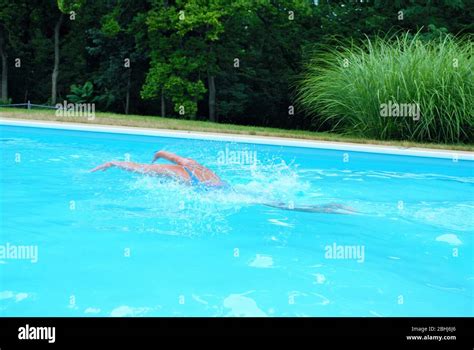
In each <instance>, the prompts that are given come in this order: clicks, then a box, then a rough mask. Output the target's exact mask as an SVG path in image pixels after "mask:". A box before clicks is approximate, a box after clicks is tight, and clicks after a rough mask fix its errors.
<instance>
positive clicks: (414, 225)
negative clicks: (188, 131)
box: [0, 126, 474, 316]
mask: <svg viewBox="0 0 474 350" xmlns="http://www.w3.org/2000/svg"><path fill="white" fill-rule="evenodd" d="M0 142H1V164H0V171H1V176H0V186H1V187H0V190H1V196H0V213H1V222H0V315H2V316H473V315H474V310H473V286H474V271H473V248H474V246H473V234H474V215H473V213H474V211H473V209H474V162H472V161H467V160H461V159H460V160H458V161H453V160H452V159H437V158H424V157H412V156H397V155H383V154H370V153H362V152H352V151H339V150H326V149H311V148H298V147H282V146H273V145H256V144H246V143H235V142H234V143H233V142H219V141H206V140H192V139H180V138H166V137H152V136H136V135H125V134H113V133H98V132H84V131H71V130H54V129H43V128H33V127H19V126H0ZM160 149H165V150H168V151H171V152H175V153H178V154H180V155H182V156H185V157H191V158H194V159H196V160H198V161H199V162H201V163H202V164H205V165H207V166H208V167H210V168H211V169H213V170H214V171H215V172H216V173H217V174H219V175H220V176H221V177H222V178H223V179H224V180H226V181H227V182H229V183H230V184H231V186H232V189H231V190H226V191H200V190H197V189H195V188H192V187H189V186H186V185H183V184H180V183H177V182H173V181H170V180H164V179H158V178H152V177H147V176H142V175H137V174H131V173H126V172H123V171H120V170H117V169H111V170H109V171H107V172H103V173H102V172H101V173H90V172H89V169H91V168H93V167H95V166H97V165H99V164H100V163H102V162H105V161H109V160H112V159H116V160H125V159H130V160H132V161H136V162H146V163H149V162H150V160H151V158H152V156H153V152H154V151H157V150H160ZM275 202H279V203H285V205H286V204H288V210H283V209H278V208H273V207H268V206H265V205H262V204H261V203H275ZM328 203H340V204H343V205H345V206H350V207H351V208H354V209H355V210H356V211H357V213H356V214H353V215H339V214H324V213H306V212H300V211H298V210H297V209H298V208H300V207H303V206H315V205H324V204H328ZM292 208H294V209H292ZM295 209H296V210H295ZM15 251H16V255H15V254H14V252H15Z"/></svg>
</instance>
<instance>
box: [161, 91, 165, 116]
mask: <svg viewBox="0 0 474 350" xmlns="http://www.w3.org/2000/svg"><path fill="white" fill-rule="evenodd" d="M165 103H166V102H165V91H164V89H161V117H163V118H164V117H166V104H165Z"/></svg>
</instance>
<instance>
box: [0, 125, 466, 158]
mask: <svg viewBox="0 0 474 350" xmlns="http://www.w3.org/2000/svg"><path fill="white" fill-rule="evenodd" d="M0 125H11V126H26V127H38V128H48V129H65V130H77V131H91V132H103V133H115V134H128V135H146V136H161V137H171V138H188V139H201V140H212V141H230V142H243V143H254V144H265V145H276V146H286V147H303V148H319V149H332V150H340V151H355V152H366V153H379V154H393V155H403V156H417V157H430V158H448V159H453V161H454V160H456V159H461V160H470V161H474V152H469V151H455V150H439V149H431V148H416V147H399V146H381V145H373V144H363V145H362V144H358V143H350V142H334V141H316V140H301V139H293V138H286V137H285V138H283V137H275V136H253V135H240V134H227V133H226V134H219V133H213V132H200V131H185V130H169V129H151V128H143V127H133V126H111V125H103V124H80V123H71V122H51V121H43V120H28V121H26V120H22V119H14V118H8V119H5V118H0Z"/></svg>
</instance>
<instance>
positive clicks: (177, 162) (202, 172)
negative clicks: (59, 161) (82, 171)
mask: <svg viewBox="0 0 474 350" xmlns="http://www.w3.org/2000/svg"><path fill="white" fill-rule="evenodd" d="M160 158H163V159H166V160H169V161H170V162H172V163H174V164H141V163H134V162H120V161H111V162H107V163H104V164H102V165H99V166H98V167H96V168H94V169H92V170H91V172H96V171H99V170H100V171H105V170H107V169H109V168H112V167H116V168H119V169H123V170H127V171H131V172H134V173H140V174H146V175H152V176H164V177H169V178H174V179H178V180H182V181H183V182H185V183H187V184H190V185H204V186H209V187H224V186H226V185H227V184H226V183H225V182H224V181H222V180H221V179H220V178H219V176H217V175H216V174H214V173H213V172H212V171H211V170H209V169H208V168H206V167H205V166H203V165H201V164H199V163H198V162H196V161H195V160H194V159H190V158H183V157H180V156H178V155H176V154H173V153H170V152H165V151H158V152H156V153H155V155H154V157H153V160H152V163H153V162H155V161H156V160H158V159H160Z"/></svg>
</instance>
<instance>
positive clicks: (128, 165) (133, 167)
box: [91, 161, 150, 174]
mask: <svg viewBox="0 0 474 350" xmlns="http://www.w3.org/2000/svg"><path fill="white" fill-rule="evenodd" d="M112 167H117V168H119V169H123V170H127V171H131V172H135V173H140V174H146V173H148V172H149V171H150V169H149V167H148V166H147V165H143V164H138V163H133V162H118V161H112V162H107V163H104V164H102V165H99V166H98V167H96V168H94V169H92V170H91V172H92V173H93V172H96V171H99V170H100V171H105V170H107V169H109V168H112Z"/></svg>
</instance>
